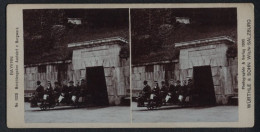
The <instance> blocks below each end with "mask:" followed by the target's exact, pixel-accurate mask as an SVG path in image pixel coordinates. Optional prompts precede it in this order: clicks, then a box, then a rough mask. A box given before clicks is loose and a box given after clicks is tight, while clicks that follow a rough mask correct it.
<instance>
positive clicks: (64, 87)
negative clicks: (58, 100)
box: [61, 80, 70, 104]
mask: <svg viewBox="0 0 260 132" xmlns="http://www.w3.org/2000/svg"><path fill="white" fill-rule="evenodd" d="M61 93H62V96H63V97H64V100H65V102H66V103H67V104H69V101H70V98H69V87H68V86H67V82H66V80H64V81H63V83H62V90H61Z"/></svg>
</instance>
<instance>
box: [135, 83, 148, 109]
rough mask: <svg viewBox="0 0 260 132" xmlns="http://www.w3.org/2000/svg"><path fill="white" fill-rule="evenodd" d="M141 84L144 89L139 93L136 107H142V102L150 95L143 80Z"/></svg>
mask: <svg viewBox="0 0 260 132" xmlns="http://www.w3.org/2000/svg"><path fill="white" fill-rule="evenodd" d="M143 84H144V88H143V91H142V92H141V93H142V95H141V96H139V98H138V103H137V106H138V107H141V106H144V102H145V101H147V99H148V98H149V96H150V94H151V87H150V86H149V85H148V83H147V81H146V80H144V82H143Z"/></svg>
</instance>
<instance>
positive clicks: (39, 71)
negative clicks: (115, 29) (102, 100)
mask: <svg viewBox="0 0 260 132" xmlns="http://www.w3.org/2000/svg"><path fill="white" fill-rule="evenodd" d="M125 45H128V41H127V40H125V39H124V38H121V37H112V38H104V39H98V40H91V41H85V42H78V43H70V44H68V48H71V49H72V50H73V51H72V52H73V54H72V60H66V61H57V62H48V63H41V64H34V65H25V78H24V80H25V81H24V82H25V84H24V85H25V96H30V95H31V93H32V92H34V91H35V89H36V81H38V80H39V81H41V82H42V85H43V86H44V87H46V85H47V81H51V83H52V84H53V83H54V82H55V81H59V82H61V81H64V80H66V81H70V80H72V81H74V82H78V81H80V80H81V79H86V80H87V81H88V79H87V77H88V75H87V70H88V69H90V70H89V71H91V68H95V67H98V69H101V74H102V72H104V73H103V74H104V75H103V76H104V78H105V87H106V94H107V97H108V103H109V104H110V105H119V104H121V101H122V99H123V98H129V97H130V63H129V60H130V59H129V55H128V56H125V57H120V53H121V49H122V47H124V46H125ZM94 70H95V69H94ZM101 78H102V77H101ZM101 80H102V79H101ZM87 83H88V82H87Z"/></svg>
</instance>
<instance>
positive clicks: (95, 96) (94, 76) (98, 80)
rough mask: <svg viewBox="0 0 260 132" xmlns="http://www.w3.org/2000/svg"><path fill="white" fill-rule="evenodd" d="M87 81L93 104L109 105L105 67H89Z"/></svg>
mask: <svg viewBox="0 0 260 132" xmlns="http://www.w3.org/2000/svg"><path fill="white" fill-rule="evenodd" d="M86 80H87V89H88V93H89V94H90V96H91V102H90V103H91V104H93V105H96V106H106V105H108V95H107V86H106V80H105V73H104V68H103V66H98V67H87V68H86Z"/></svg>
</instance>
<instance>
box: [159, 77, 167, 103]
mask: <svg viewBox="0 0 260 132" xmlns="http://www.w3.org/2000/svg"><path fill="white" fill-rule="evenodd" d="M161 84H162V87H161V90H160V91H161V97H162V100H163V103H166V102H165V97H166V96H167V94H168V87H167V86H166V83H165V81H162V82H161Z"/></svg>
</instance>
